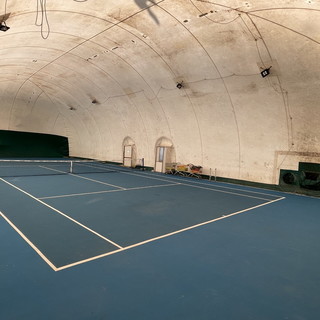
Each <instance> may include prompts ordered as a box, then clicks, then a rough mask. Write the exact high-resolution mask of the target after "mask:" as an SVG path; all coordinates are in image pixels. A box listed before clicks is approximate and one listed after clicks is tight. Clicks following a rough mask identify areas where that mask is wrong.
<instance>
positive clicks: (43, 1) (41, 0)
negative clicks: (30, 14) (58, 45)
mask: <svg viewBox="0 0 320 320" xmlns="http://www.w3.org/2000/svg"><path fill="white" fill-rule="evenodd" d="M39 7H40V10H39ZM39 13H40V14H41V22H39ZM44 23H45V24H46V27H47V30H46V31H45V30H44V27H45V25H44ZM35 25H36V26H38V27H41V37H42V38H43V39H48V37H49V34H50V25H49V21H48V17H47V0H37V15H36V21H35Z"/></svg>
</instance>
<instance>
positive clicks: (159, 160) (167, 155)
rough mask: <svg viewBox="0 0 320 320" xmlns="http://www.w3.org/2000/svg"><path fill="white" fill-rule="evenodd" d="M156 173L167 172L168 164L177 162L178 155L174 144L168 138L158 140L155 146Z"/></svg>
mask: <svg viewBox="0 0 320 320" xmlns="http://www.w3.org/2000/svg"><path fill="white" fill-rule="evenodd" d="M155 156H156V159H155V171H156V172H165V171H166V167H167V166H168V164H171V163H174V162H175V161H176V154H175V150H174V146H173V143H172V141H171V140H170V139H168V138H166V137H161V138H160V139H158V140H157V142H156V146H155Z"/></svg>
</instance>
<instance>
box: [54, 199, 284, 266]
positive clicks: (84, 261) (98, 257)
mask: <svg viewBox="0 0 320 320" xmlns="http://www.w3.org/2000/svg"><path fill="white" fill-rule="evenodd" d="M283 199H285V197H282V198H279V199H275V200H271V201H269V202H266V203H262V204H259V205H256V206H254V207H250V208H247V209H243V210H240V211H236V212H234V213H230V214H228V215H222V216H221V217H219V218H215V219H212V220H209V221H205V222H202V223H199V224H196V225H193V226H190V227H187V228H183V229H180V230H177V231H174V232H170V233H167V234H164V235H162V236H159V237H155V238H152V239H148V240H145V241H142V242H139V243H135V244H133V245H130V246H127V247H123V248H121V249H118V250H115V251H111V252H108V253H105V254H101V255H98V256H95V257H91V258H88V259H85V260H81V261H77V262H74V263H71V264H68V265H65V266H62V267H59V268H57V271H61V270H64V269H67V268H71V267H74V266H77V265H80V264H83V263H86V262H89V261H93V260H97V259H100V258H103V257H106V256H109V255H112V254H115V253H118V252H122V251H126V250H129V249H132V248H135V247H139V246H141V245H144V244H146V243H149V242H153V241H156V240H159V239H163V238H167V237H170V236H173V235H175V234H178V233H182V232H185V231H188V230H191V229H195V228H199V227H201V226H204V225H206V224H210V223H212V222H215V221H218V220H223V219H226V218H230V217H232V216H235V215H238V214H240V213H243V212H246V211H250V210H253V209H257V208H259V207H263V206H266V205H269V204H271V203H274V202H277V201H280V200H283Z"/></svg>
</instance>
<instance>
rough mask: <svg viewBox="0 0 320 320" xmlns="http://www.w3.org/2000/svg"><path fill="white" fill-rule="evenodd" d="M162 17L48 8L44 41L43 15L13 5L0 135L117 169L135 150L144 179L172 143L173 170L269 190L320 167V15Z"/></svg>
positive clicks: (303, 6) (269, 12) (233, 9)
mask: <svg viewBox="0 0 320 320" xmlns="http://www.w3.org/2000/svg"><path fill="white" fill-rule="evenodd" d="M157 3H158V5H153V4H152V3H151V2H148V1H138V0H136V1H129V0H126V1H124V0H119V1H115V0H114V1H111V0H108V1H99V0H95V1H90V3H89V1H87V2H84V3H81V4H80V3H77V2H75V1H70V2H68V3H66V2H65V1H55V2H50V3H48V4H47V17H48V21H49V23H50V34H49V36H48V38H47V39H43V38H42V37H41V33H40V29H39V27H37V26H35V25H34V18H35V14H36V7H35V6H32V5H31V4H30V3H29V2H28V1H12V2H10V5H8V6H7V12H11V15H10V17H9V18H8V20H7V24H8V25H10V27H11V29H10V30H9V31H8V32H6V33H1V34H0V38H1V39H0V53H1V57H2V59H1V61H0V68H1V73H0V96H1V103H0V129H9V130H18V131H30V132H42V133H51V134H60V135H63V136H67V137H68V138H69V142H70V154H71V155H72V156H79V157H86V158H97V159H101V160H110V161H121V159H122V152H123V150H122V143H123V140H124V139H125V138H126V137H130V138H131V139H132V140H133V141H134V142H135V145H136V150H137V157H138V158H145V164H146V165H148V166H154V163H155V144H156V142H157V140H158V139H159V138H161V137H166V138H167V139H169V140H171V141H172V143H173V145H174V148H175V155H176V160H177V161H178V162H181V163H194V164H195V165H201V166H203V167H204V172H205V173H209V172H210V169H211V170H212V171H214V169H216V170H217V174H218V175H219V176H223V177H229V178H235V179H244V180H250V181H256V182H265V183H277V181H278V175H279V170H280V169H281V168H295V167H297V165H298V162H299V161H303V160H301V159H308V161H310V162H319V154H320V145H319V141H320V131H319V120H320V108H319V101H320V90H319V85H320V72H319V71H320V59H319V44H320V36H319V32H318V30H320V22H319V21H320V19H319V17H320V13H319V12H320V4H319V3H318V2H315V1H298V0H295V1H290V3H289V2H288V1H268V2H267V1H254V2H252V3H251V2H245V3H244V2H242V1H235V0H230V1H220V2H215V3H214V4H213V3H210V2H203V1H194V2H190V1H183V0H171V1H158V2H157ZM148 6H150V8H147V7H148ZM83 26H88V27H87V28H84V27H83ZM45 30H46V29H45V28H44V33H45ZM270 66H272V68H271V69H270V71H271V74H270V75H269V76H268V77H266V78H262V77H261V75H260V71H261V69H260V67H270ZM177 82H182V83H183V88H181V89H180V90H179V89H177V88H176V84H177Z"/></svg>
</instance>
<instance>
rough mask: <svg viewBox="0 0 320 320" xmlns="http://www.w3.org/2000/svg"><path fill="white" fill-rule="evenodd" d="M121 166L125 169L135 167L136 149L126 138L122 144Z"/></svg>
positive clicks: (132, 142) (130, 140)
mask: <svg viewBox="0 0 320 320" xmlns="http://www.w3.org/2000/svg"><path fill="white" fill-rule="evenodd" d="M122 150H123V162H122V163H123V165H124V166H125V167H135V166H136V162H137V148H136V145H135V143H134V141H133V140H132V139H131V138H130V137H126V138H125V139H124V140H123V143H122Z"/></svg>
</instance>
